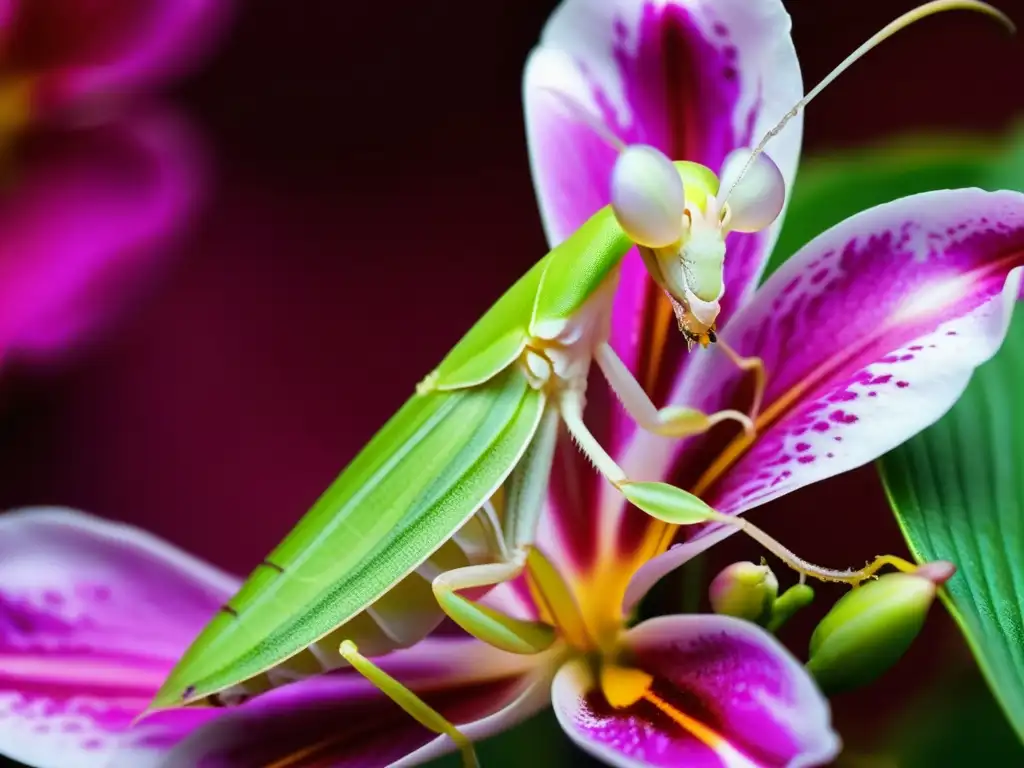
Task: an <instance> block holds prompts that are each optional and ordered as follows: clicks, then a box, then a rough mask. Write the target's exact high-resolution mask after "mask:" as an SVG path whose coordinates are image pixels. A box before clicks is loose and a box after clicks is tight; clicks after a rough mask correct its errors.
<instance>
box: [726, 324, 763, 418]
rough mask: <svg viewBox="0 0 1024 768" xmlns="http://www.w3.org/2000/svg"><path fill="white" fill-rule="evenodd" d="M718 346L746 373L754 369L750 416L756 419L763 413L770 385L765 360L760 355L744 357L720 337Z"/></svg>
mask: <svg viewBox="0 0 1024 768" xmlns="http://www.w3.org/2000/svg"><path fill="white" fill-rule="evenodd" d="M717 346H718V347H719V348H721V350H722V351H723V352H725V354H726V355H727V356H728V358H729V360H731V361H732V363H733V365H735V366H736V367H737V368H739V369H740V370H741V371H743V372H744V373H746V372H750V371H753V373H754V399H753V401H752V402H751V404H750V411H749V416H750V418H751V420H755V421H756V420H757V417H758V414H760V413H761V403H762V402H763V401H764V390H765V387H766V386H767V385H768V374H767V371H765V368H764V360H762V359H761V358H760V357H743V356H742V355H740V354H739V353H738V352H737V351H736V350H735V349H733V348H732V347H730V346H729V345H728V344H726V343H725V342H724V341H722V339H721V338H719V339H718V342H717Z"/></svg>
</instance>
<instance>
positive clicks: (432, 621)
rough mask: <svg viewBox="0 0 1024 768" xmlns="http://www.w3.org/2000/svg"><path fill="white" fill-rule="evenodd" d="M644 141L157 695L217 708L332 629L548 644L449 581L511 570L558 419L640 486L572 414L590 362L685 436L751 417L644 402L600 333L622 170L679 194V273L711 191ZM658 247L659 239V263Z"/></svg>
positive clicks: (472, 583)
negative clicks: (449, 630) (604, 194)
mask: <svg viewBox="0 0 1024 768" xmlns="http://www.w3.org/2000/svg"><path fill="white" fill-rule="evenodd" d="M654 152H655V150H652V149H650V148H647V147H639V148H629V149H628V150H627V151H626V152H624V153H623V155H622V160H621V163H620V171H621V172H620V173H619V174H618V179H617V184H618V185H619V188H618V189H617V190H614V191H613V195H614V196H617V198H619V199H621V205H616V206H614V207H613V206H609V207H606V208H604V209H602V210H600V211H598V212H597V213H596V214H595V215H594V216H592V217H591V218H590V219H589V220H588V221H587V222H586V223H585V224H584V225H583V226H582V227H580V229H579V230H578V231H577V232H575V233H574V234H573V235H572V236H571V237H569V238H568V239H567V240H566V241H565V242H563V243H562V244H561V245H559V246H557V247H556V248H554V249H553V250H552V251H551V252H550V253H548V254H547V255H546V256H545V257H544V258H543V259H541V260H540V261H539V262H537V263H536V264H535V265H534V266H533V268H531V269H530V270H529V271H528V272H527V273H526V274H525V275H524V276H523V277H522V278H520V279H519V281H518V282H516V283H515V285H513V286H512V288H511V289H509V291H508V292H506V293H505V294H504V295H503V296H502V297H501V298H500V299H498V301H497V302H496V303H495V304H494V305H493V306H492V307H491V309H490V310H489V311H488V312H487V313H486V314H484V316H483V317H482V318H481V319H480V320H479V321H478V322H477V323H476V325H474V326H473V327H472V328H471V329H470V331H469V332H468V333H467V334H466V335H465V336H464V337H463V338H462V340H461V341H459V343H458V344H456V345H455V347H454V348H453V349H452V350H451V351H450V352H449V353H448V355H447V356H446V357H445V358H444V359H443V360H442V362H441V363H440V365H439V366H438V367H437V368H436V369H435V370H434V371H433V372H431V373H430V374H429V375H428V376H427V377H426V378H425V379H424V380H423V381H421V382H420V384H419V385H418V386H417V391H416V393H415V394H414V395H413V396H412V397H411V399H410V400H408V401H407V402H406V403H405V405H404V406H402V408H401V409H400V410H399V411H398V412H397V413H396V414H395V416H394V417H392V418H391V420H389V421H388V422H387V423H386V424H385V425H384V427H383V428H382V429H381V430H380V431H379V432H378V433H377V434H376V436H374V438H373V439H372V440H371V441H370V442H369V444H368V445H367V446H366V447H365V448H364V449H363V450H362V451H361V452H360V453H359V454H358V455H357V456H356V457H355V459H354V460H353V461H352V463H351V464H350V465H349V466H348V467H347V468H346V469H345V470H344V471H343V472H342V473H341V475H340V476H339V477H338V478H337V479H336V480H335V481H334V483H333V484H332V485H331V486H330V487H329V488H328V489H327V490H326V491H325V492H324V494H323V495H322V496H321V497H320V499H319V500H318V501H317V502H316V503H315V504H314V505H313V507H312V509H311V510H310V511H309V512H308V513H307V514H306V515H305V516H304V517H303V518H302V520H300V522H299V523H298V525H296V527H295V528H294V529H293V530H292V532H291V533H290V534H289V535H288V536H287V537H286V538H285V539H284V541H282V543H281V544H280V545H279V546H278V547H277V548H276V549H275V550H274V551H273V552H271V553H270V555H269V556H268V557H267V559H266V560H264V561H263V562H262V563H260V564H259V565H258V566H257V567H256V569H255V570H254V571H253V573H252V574H251V575H250V577H249V578H248V580H247V581H246V582H245V583H244V584H243V586H242V587H241V589H240V591H239V592H238V593H237V594H236V595H235V596H234V597H232V599H231V600H230V602H229V603H228V604H227V605H225V606H224V607H223V608H222V610H221V611H220V613H219V614H218V615H217V616H216V617H214V619H213V620H212V621H211V622H210V624H209V625H208V626H207V627H206V629H205V630H204V632H203V633H202V634H201V635H200V636H199V638H198V639H197V640H196V641H195V643H194V644H193V646H192V647H191V648H190V649H189V650H188V652H187V653H186V655H185V657H184V658H183V659H182V661H181V662H180V663H179V665H178V666H177V668H176V669H175V670H174V671H173V672H172V674H171V676H170V678H169V680H168V681H167V683H166V684H165V686H164V688H163V689H162V690H161V692H160V693H159V695H158V696H157V699H156V704H157V706H169V705H181V704H191V703H197V702H201V701H202V700H204V699H208V698H209V697H213V698H212V700H211V702H208V703H232V702H234V701H237V700H240V699H242V698H244V697H248V696H252V695H254V694H257V693H260V692H263V691H265V690H268V689H270V688H273V687H275V686H277V685H281V684H284V683H286V682H289V681H291V680H294V679H298V678H301V677H303V676H307V675H309V674H311V673H316V672H320V671H323V670H327V669H331V668H334V667H338V666H342V665H344V664H345V663H346V661H345V659H344V658H343V657H342V656H341V655H339V652H338V648H339V646H340V645H341V643H342V642H343V641H346V640H347V641H351V642H352V643H355V644H356V645H357V646H358V647H359V648H360V649H361V650H362V651H363V653H365V654H366V655H367V656H375V655H380V654H383V653H386V652H388V651H391V650H394V649H397V648H402V647H406V646H409V645H412V644H413V643H415V642H417V641H418V640H420V639H421V638H422V637H424V636H425V635H426V634H428V633H429V632H430V631H431V630H433V629H434V628H435V627H436V626H437V624H438V623H439V622H440V621H441V620H442V619H443V617H444V615H445V614H448V615H449V616H451V618H452V619H454V620H455V621H456V622H457V623H459V624H461V625H462V626H464V627H465V628H466V629H467V630H468V631H470V632H471V633H473V634H475V635H477V636H479V637H481V638H482V639H484V640H486V641H487V642H489V643H491V644H493V645H497V646H499V647H503V648H506V649H507V650H511V651H518V652H536V651H538V650H541V649H543V648H544V647H545V646H546V645H547V644H550V643H551V642H552V641H553V640H554V637H553V635H551V634H550V630H549V628H548V627H547V626H546V625H540V624H533V623H530V622H523V621H519V620H516V619H512V618H510V617H502V616H495V615H492V614H491V613H490V612H489V611H488V609H486V608H483V607H481V606H478V605H476V603H473V602H472V601H470V600H468V599H467V598H465V597H463V596H461V595H460V594H459V592H462V591H465V590H474V589H477V590H478V589H480V588H487V587H490V586H493V585H496V584H499V583H501V582H504V581H508V580H510V579H513V578H515V577H516V576H517V575H519V573H521V572H522V570H523V568H524V567H525V563H526V558H527V555H528V553H529V549H530V544H531V542H532V541H533V535H534V529H535V528H536V523H537V518H538V515H539V512H540V510H541V509H542V507H543V498H544V494H545V492H546V489H547V485H548V476H549V473H550V470H551V463H552V456H553V452H554V446H555V440H556V437H557V434H558V426H559V422H562V423H563V424H564V425H565V426H566V427H567V428H568V431H569V432H570V434H571V435H572V436H573V438H574V439H575V440H576V442H577V444H578V445H579V447H580V449H581V450H582V451H583V452H584V453H585V454H586V455H587V456H588V457H589V458H590V460H591V461H592V462H593V464H594V465H595V466H596V467H597V469H598V470H599V471H600V472H601V473H602V474H604V476H605V477H606V478H607V479H608V480H609V481H610V482H612V483H613V484H614V485H616V486H618V487H622V488H626V487H627V486H628V487H629V494H628V495H633V494H635V493H642V491H643V488H644V486H645V485H646V484H644V483H630V481H629V478H627V477H626V475H625V473H624V472H623V470H622V469H621V468H620V467H619V466H618V465H617V464H616V463H615V462H614V461H613V459H612V458H611V457H610V456H609V455H608V454H607V453H606V452H605V451H604V449H603V448H602V447H601V446H600V445H599V444H598V442H597V440H596V439H595V438H594V436H593V435H592V434H591V432H590V431H589V430H588V429H587V427H586V425H585V424H584V421H583V407H584V396H585V388H586V381H587V375H588V373H589V370H590V367H591V362H592V361H596V363H597V365H598V367H599V369H600V370H601V372H602V373H603V374H604V376H605V378H606V379H607V380H608V383H609V385H610V386H611V388H612V389H613V390H614V391H615V392H616V393H617V394H618V396H619V397H620V398H621V399H622V401H623V403H624V404H625V405H626V408H627V410H628V411H629V412H630V414H631V415H632V417H633V418H634V419H635V420H636V421H637V423H638V424H639V425H640V426H641V427H643V428H645V429H648V430H651V431H653V432H656V433H658V434H662V435H667V436H683V435H688V434H694V433H696V432H700V431H703V430H704V429H705V428H706V427H707V425H708V424H709V423H716V422H717V421H719V420H721V419H723V418H725V419H728V418H733V419H736V420H737V421H739V422H740V423H742V424H743V425H744V426H745V427H747V428H750V426H751V422H750V419H749V417H748V416H747V415H745V414H742V413H739V412H733V411H730V412H724V413H722V414H711V415H708V416H705V415H703V414H700V413H697V412H695V411H691V410H687V409H679V408H670V409H666V410H663V411H659V410H658V409H657V408H656V407H655V406H654V404H653V403H652V402H651V401H650V399H649V398H648V397H647V395H646V393H645V392H644V390H643V388H642V387H641V386H640V384H639V383H638V382H637V381H636V380H635V379H634V378H633V376H632V374H631V373H630V372H629V370H628V368H627V367H626V365H625V364H624V363H623V362H622V361H621V360H620V359H619V358H618V356H617V355H616V354H615V352H614V351H613V350H612V348H611V346H610V345H609V343H608V333H609V329H608V325H609V316H610V312H611V306H612V299H613V296H614V291H615V288H616V283H617V280H618V270H619V266H620V263H621V261H622V259H623V257H624V256H625V255H626V253H627V252H628V251H629V250H630V249H631V248H632V247H633V246H634V243H635V242H636V237H635V236H631V234H632V231H633V228H636V227H642V226H643V225H646V224H650V221H646V222H645V221H637V220H636V219H635V215H634V213H635V211H638V210H640V209H641V208H642V206H643V205H644V204H645V200H644V198H643V194H640V193H637V192H636V190H638V189H639V188H641V187H644V185H645V183H646V181H647V180H646V179H643V178H641V179H639V180H638V179H637V178H636V175H637V174H640V175H642V174H643V173H649V172H651V169H652V168H653V169H655V172H657V173H661V174H662V176H663V177H665V176H666V175H667V174H672V177H673V181H672V183H673V184H674V185H675V186H677V187H678V191H683V190H684V189H685V199H686V207H685V209H684V207H683V206H679V209H678V210H676V211H672V216H674V217H677V221H676V229H677V232H678V233H680V234H678V235H677V240H679V243H678V244H677V245H676V246H675V248H676V254H677V255H676V257H675V258H676V264H677V266H676V272H678V273H679V274H682V270H681V268H680V267H679V266H678V264H679V257H678V253H679V252H680V250H681V249H682V248H684V247H685V246H686V243H687V242H688V240H687V237H686V232H685V227H682V226H681V224H680V222H682V221H683V220H684V212H685V211H692V214H691V215H693V216H697V215H698V214H699V213H700V212H701V211H702V210H703V209H704V207H705V206H706V205H707V204H708V202H709V201H710V200H711V199H712V198H713V195H714V193H715V192H716V191H717V188H718V183H717V182H718V179H717V177H716V176H715V175H714V174H713V173H712V172H711V171H710V170H708V169H707V168H705V167H703V166H699V165H697V164H695V163H687V162H680V163H676V164H673V163H671V162H670V161H669V160H668V159H667V158H665V157H664V156H663V155H660V153H658V154H657V155H654V154H652V153H654ZM638 157H639V162H637V158H638ZM652 159H653V164H652ZM623 164H624V165H623ZM622 167H624V168H625V170H624V171H622ZM661 181H662V179H661V178H659V177H655V182H656V183H655V184H654V185H653V186H652V185H650V184H646V188H647V190H648V192H650V193H653V194H659V195H660V194H661V192H662V188H661V187H660V186H659V185H660V183H661ZM623 189H625V190H626V192H625V193H624V192H623ZM680 202H682V200H680ZM646 204H648V205H650V201H649V200H648V201H647V203H646ZM631 216H633V219H631V218H630V217H631ZM623 220H625V221H626V222H627V224H626V226H623V224H622V221H623ZM767 223H770V222H767ZM766 225H767V224H766ZM646 234H647V233H645V232H642V231H641V232H640V234H639V235H638V236H639V237H640V238H641V239H645V236H646ZM723 236H724V235H723V234H722V233H719V235H718V237H719V239H720V238H721V237H723ZM645 241H646V240H645ZM668 245H669V244H668V243H662V244H661V247H660V250H659V252H658V253H659V256H658V258H659V259H661V261H659V262H658V264H659V265H663V266H661V267H660V268H661V269H663V270H664V271H666V272H667V268H666V267H665V266H664V265H667V264H668V261H669V256H668V255H667V253H668V251H669V250H671V249H670V248H668V247H666V246H668ZM718 268H719V270H720V269H721V261H719V265H718ZM659 279H664V280H665V283H664V284H665V285H666V287H667V290H669V291H675V290H679V291H680V292H679V293H671V294H670V295H672V297H673V300H674V301H675V302H676V303H677V304H678V305H679V306H680V307H686V306H687V302H688V301H689V300H690V299H689V294H690V293H692V291H690V289H689V288H684V289H679V288H677V283H676V282H674V281H673V280H674V279H678V278H668V279H665V278H664V277H662V276H659ZM717 280H718V284H719V285H721V277H720V276H719V277H717ZM687 285H688V284H687ZM720 294H721V290H720V289H718V290H717V295H720ZM717 295H716V298H717ZM681 311H687V310H681ZM701 333H703V334H704V337H705V338H707V337H708V336H709V335H710V333H713V331H711V330H710V328H709V327H708V326H707V325H706V326H704V330H703V331H701ZM701 519H703V518H701Z"/></svg>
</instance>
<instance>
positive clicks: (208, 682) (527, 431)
mask: <svg viewBox="0 0 1024 768" xmlns="http://www.w3.org/2000/svg"><path fill="white" fill-rule="evenodd" d="M543 408H544V397H543V395H542V394H541V393H539V392H537V391H535V390H533V389H532V388H530V386H529V385H528V384H527V382H526V380H525V377H524V376H523V374H522V373H521V371H520V370H519V369H518V368H517V367H515V366H511V367H509V368H508V369H507V370H506V371H504V372H503V373H501V375H499V376H497V377H496V378H494V379H492V380H491V381H489V382H487V383H486V384H484V385H482V386H480V387H476V388H472V389H465V390H456V391H451V392H433V393H430V394H427V395H416V396H414V397H413V398H412V399H410V400H409V401H408V402H407V403H406V404H405V405H404V406H403V407H402V408H401V410H399V411H398V413H396V414H395V415H394V416H393V417H392V418H391V420H390V421H388V423H387V424H385V425H384V427H383V428H382V429H381V430H380V432H378V433H377V435H376V436H375V437H374V438H373V439H372V440H371V441H370V443H369V444H368V445H367V446H366V447H365V448H364V449H363V450H362V451H361V452H360V453H359V455H358V456H356V458H355V460H353V462H352V463H351V464H350V465H349V466H348V467H347V468H346V469H345V470H344V471H343V472H342V473H341V475H340V476H339V477H338V478H337V479H336V480H335V481H334V483H333V484H332V485H331V486H330V487H329V488H328V489H327V491H325V492H324V494H323V495H322V496H321V497H320V498H319V499H318V500H317V502H316V503H315V504H314V505H313V507H312V509H310V510H309V512H307V513H306V515H305V516H304V517H303V518H302V519H301V520H300V521H299V523H298V525H296V527H295V528H294V529H293V530H292V532H291V533H290V534H288V536H287V538H285V539H284V541H282V542H281V544H280V545H278V547H277V548H276V549H275V550H274V551H273V552H272V553H271V554H270V555H269V556H268V557H267V560H266V561H265V562H264V563H263V564H262V565H261V566H259V567H257V568H256V569H255V570H254V571H253V573H252V574H251V575H250V576H249V578H248V580H247V581H246V582H245V583H244V584H243V585H242V587H241V589H240V590H239V592H238V593H237V594H236V595H235V596H234V597H233V598H232V599H231V601H230V603H229V609H228V610H225V611H222V612H220V613H219V614H218V615H217V616H216V617H214V619H213V620H212V621H211V622H210V623H209V624H208V625H207V627H206V628H205V629H204V630H203V632H202V633H201V634H200V636H199V637H198V638H197V639H196V641H195V642H194V643H193V644H192V646H191V647H190V648H189V650H188V651H187V652H186V654H185V656H184V657H183V658H182V660H181V661H180V662H179V663H178V665H177V666H176V667H175V669H174V670H173V671H172V673H171V675H170V677H169V678H168V679H167V681H166V682H165V683H164V686H163V687H162V688H161V690H160V692H159V693H158V694H157V696H156V699H155V700H154V702H153V704H152V707H151V708H152V709H159V708H163V707H170V706H180V705H181V704H183V703H187V702H189V701H195V700H199V699H201V698H203V697H205V696H207V695H209V694H211V693H215V692H217V691H221V690H223V689H225V688H227V687H230V686H232V685H235V684H236V683H239V682H242V681H245V680H248V679H249V678H251V677H254V676H255V675H257V674H259V673H260V672H262V671H264V670H266V669H268V668H270V667H272V666H274V665H276V664H278V663H280V662H282V661H284V660H285V659H287V658H288V657H290V656H292V655H294V654H295V653H298V652H299V651H301V650H302V649H303V648H305V647H306V646H308V645H309V644H310V643H312V642H315V641H316V640H317V639H318V638H320V637H322V636H324V635H325V634H327V633H329V632H330V631H331V630H333V629H334V628H336V627H337V626H339V625H340V624H343V623H344V622H345V621H347V620H348V619H350V618H351V617H353V616H355V615H356V614H358V613H359V612H361V611H362V610H364V609H365V608H366V607H367V606H368V605H370V604H371V603H373V601H375V600H376V599H378V598H379V597H380V596H381V595H382V594H384V593H385V592H387V591H388V589H390V588H391V587H392V586H394V585H395V584H396V583H397V582H398V581H399V580H400V579H402V578H403V577H404V576H406V575H407V574H409V573H410V572H411V571H412V570H414V569H415V568H416V567H417V566H418V565H419V564H420V563H422V562H423V561H424V560H426V559H427V558H428V557H429V556H430V555H431V554H432V553H433V552H434V551H435V550H436V549H437V548H438V547H440V546H441V545H442V544H443V543H444V542H445V541H446V540H447V539H448V538H449V537H450V536H451V535H452V534H454V533H455V532H456V531H457V530H458V529H459V528H460V527H461V526H462V525H463V523H465V521H466V520H468V519H469V518H470V517H471V516H472V515H473V513H474V512H475V511H476V510H477V509H478V508H479V507H480V506H481V505H482V504H483V502H484V501H485V500H486V499H488V498H489V497H490V495H491V494H492V493H493V492H494V491H495V490H496V489H497V488H498V487H499V486H500V485H501V484H502V483H503V482H504V481H505V479H506V478H507V477H508V474H509V472H510V471H511V470H512V468H513V467H514V466H515V465H516V463H517V462H518V461H519V459H520V458H521V457H522V455H523V452H524V451H525V449H526V447H527V445H528V444H529V442H530V440H531V438H532V437H533V435H534V433H535V431H536V429H537V426H538V423H539V421H540V417H541V413H542V411H543Z"/></svg>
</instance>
